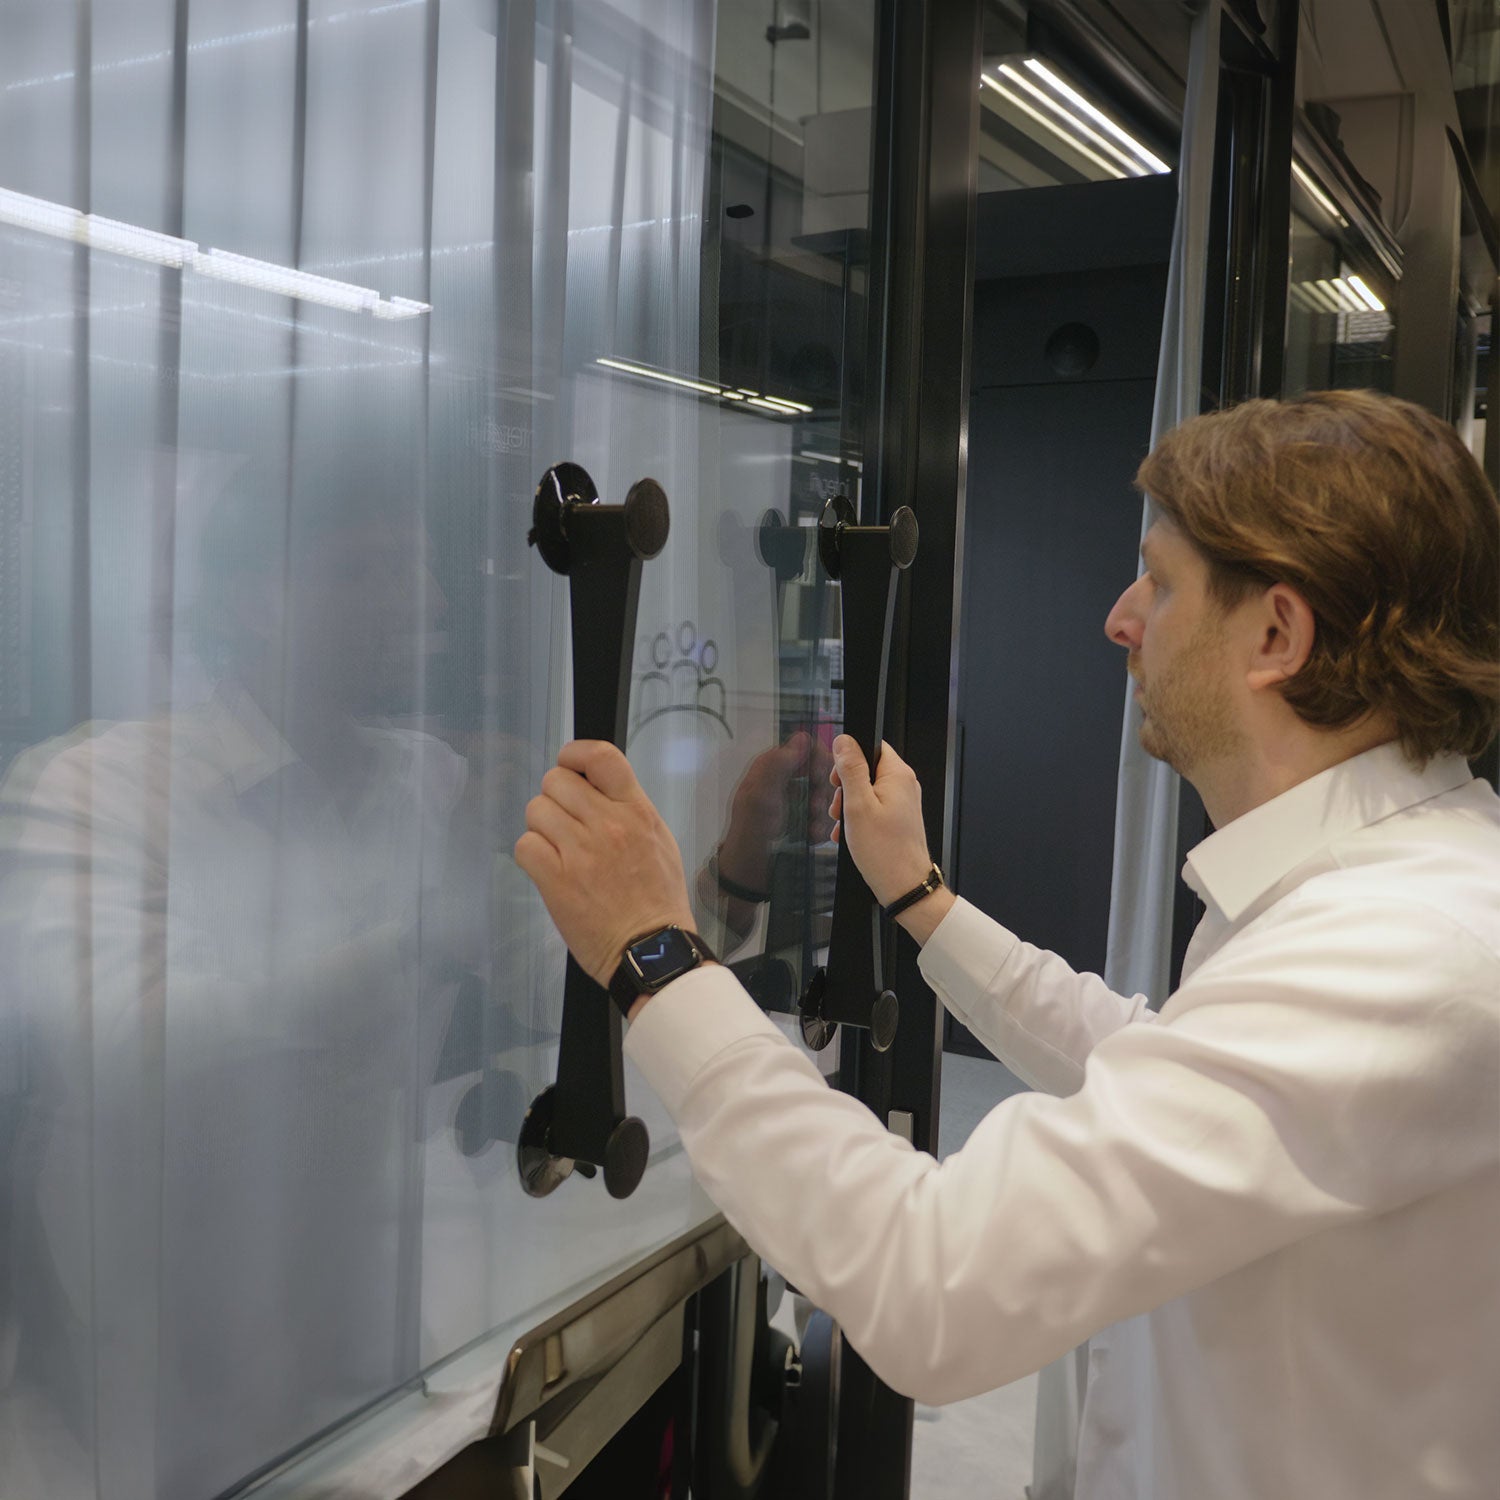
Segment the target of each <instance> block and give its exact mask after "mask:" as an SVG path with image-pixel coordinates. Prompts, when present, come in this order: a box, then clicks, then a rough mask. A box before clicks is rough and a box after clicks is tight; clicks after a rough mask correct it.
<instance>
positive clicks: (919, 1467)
mask: <svg viewBox="0 0 1500 1500" xmlns="http://www.w3.org/2000/svg"><path fill="white" fill-rule="evenodd" d="M1019 1087H1020V1084H1019V1083H1018V1082H1017V1081H1016V1079H1015V1078H1014V1077H1013V1076H1012V1075H1011V1074H1010V1073H1008V1072H1007V1071H1006V1070H1005V1069H1004V1068H1003V1067H1001V1066H1000V1064H999V1063H997V1062H991V1061H989V1060H987V1059H981V1058H977V1057H961V1056H958V1055H957V1054H955V1053H951V1052H950V1053H947V1054H945V1055H944V1057H943V1086H942V1111H941V1115H940V1119H939V1125H938V1143H939V1155H940V1156H946V1155H947V1154H948V1153H949V1152H950V1151H955V1150H957V1149H958V1148H959V1147H960V1146H962V1145H963V1143H964V1142H965V1141H966V1140H967V1139H968V1137H969V1132H970V1131H971V1130H973V1128H974V1127H975V1125H977V1124H978V1123H979V1121H980V1120H982V1119H983V1118H984V1116H985V1115H986V1114H987V1113H988V1112H989V1111H990V1110H991V1109H993V1108H994V1106H995V1105H996V1104H998V1103H999V1102H1000V1100H1001V1099H1004V1098H1006V1097H1007V1096H1008V1095H1010V1094H1013V1093H1015V1092H1016V1090H1017V1089H1018V1088H1019ZM1035 1419H1036V1376H1035V1375H1028V1376H1026V1377H1025V1378H1024V1379H1022V1380H1017V1381H1015V1382H1014V1383H1013V1384H1011V1385H1007V1386H1002V1387H1001V1388H1000V1389H999V1390H997V1391H990V1392H988V1393H987V1394H986V1395H983V1396H975V1397H974V1398H973V1399H972V1400H969V1401H959V1402H956V1403H954V1404H953V1405H952V1406H943V1407H932V1406H919V1407H918V1408H917V1423H916V1428H915V1431H914V1434H913V1441H912V1475H911V1500H1024V1497H1025V1494H1026V1486H1027V1485H1028V1484H1029V1483H1030V1482H1031V1445H1032V1427H1033V1423H1034V1422H1035Z"/></svg>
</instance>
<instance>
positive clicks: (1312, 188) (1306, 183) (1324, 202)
mask: <svg viewBox="0 0 1500 1500" xmlns="http://www.w3.org/2000/svg"><path fill="white" fill-rule="evenodd" d="M1292 176H1293V177H1295V178H1296V179H1297V181H1298V182H1299V183H1300V184H1301V185H1302V190H1303V192H1305V193H1306V194H1307V196H1308V197H1309V198H1311V199H1312V201H1313V202H1314V203H1316V204H1317V205H1318V207H1319V208H1321V209H1322V210H1323V212H1324V213H1325V214H1327V215H1328V217H1329V218H1331V219H1333V220H1334V221H1335V222H1336V223H1337V224H1339V225H1340V226H1344V225H1347V224H1348V223H1349V221H1348V219H1346V218H1345V217H1344V216H1343V214H1341V213H1340V212H1339V210H1338V205H1337V204H1336V203H1335V202H1334V201H1333V199H1332V198H1330V197H1329V196H1328V194H1327V193H1325V192H1324V191H1323V189H1322V188H1321V187H1320V186H1319V185H1318V181H1317V179H1316V178H1315V177H1314V176H1313V175H1312V173H1311V172H1309V171H1308V170H1307V169H1306V168H1305V167H1304V166H1303V165H1302V163H1301V162H1299V161H1297V160H1296V159H1295V158H1293V160H1292Z"/></svg>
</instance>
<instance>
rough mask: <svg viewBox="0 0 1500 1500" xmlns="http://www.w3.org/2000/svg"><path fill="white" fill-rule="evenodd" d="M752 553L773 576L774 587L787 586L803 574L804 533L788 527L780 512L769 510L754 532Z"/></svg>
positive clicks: (797, 527)
mask: <svg viewBox="0 0 1500 1500" xmlns="http://www.w3.org/2000/svg"><path fill="white" fill-rule="evenodd" d="M755 551H756V555H757V556H758V557H759V558H760V560H761V561H762V562H763V563H764V564H765V565H766V566H767V567H768V568H769V569H770V570H771V571H772V572H773V573H774V574H775V575H776V581H777V583H790V582H791V581H792V579H794V578H795V577H796V576H797V575H798V574H799V573H800V572H801V571H802V560H803V558H804V557H805V556H806V554H807V532H806V530H805V529H804V528H803V527H801V526H788V525H787V524H786V521H785V520H784V519H783V518H782V514H781V512H780V511H779V510H768V511H767V512H766V513H765V515H763V516H762V517H761V518H760V525H759V526H758V527H757V528H756V532H755Z"/></svg>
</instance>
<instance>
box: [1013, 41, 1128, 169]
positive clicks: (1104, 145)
mask: <svg viewBox="0 0 1500 1500" xmlns="http://www.w3.org/2000/svg"><path fill="white" fill-rule="evenodd" d="M1000 71H1001V73H1002V74H1004V76H1005V77H1006V78H1008V79H1010V81H1011V82H1012V83H1014V84H1016V85H1017V86H1018V87H1020V88H1023V89H1025V90H1026V92H1027V93H1028V94H1030V95H1031V97H1032V98H1033V99H1037V100H1039V101H1040V102H1041V104H1042V105H1043V106H1044V107H1045V108H1047V109H1050V110H1051V111H1052V112H1053V113H1054V114H1056V115H1058V116H1059V117H1060V118H1061V119H1062V121H1063V125H1064V127H1065V128H1066V129H1067V130H1069V131H1071V132H1072V133H1073V134H1074V135H1079V136H1082V137H1083V138H1084V139H1085V140H1087V141H1090V142H1092V143H1093V144H1094V145H1095V146H1097V147H1098V148H1099V149H1100V150H1101V151H1107V152H1108V153H1109V154H1110V155H1111V156H1112V157H1113V158H1114V159H1115V161H1116V162H1117V163H1118V164H1119V165H1120V166H1122V167H1124V168H1125V170H1126V172H1127V173H1129V175H1130V176H1132V177H1144V176H1145V175H1146V169H1145V167H1143V166H1142V165H1141V164H1140V162H1138V161H1136V160H1135V158H1134V157H1131V156H1127V155H1126V154H1125V153H1124V152H1123V151H1121V150H1120V148H1119V147H1118V146H1115V145H1112V144H1111V143H1110V142H1109V141H1107V140H1105V139H1104V137H1103V136H1102V135H1100V134H1099V132H1098V131H1097V130H1095V129H1093V128H1092V126H1090V125H1088V124H1087V123H1086V122H1085V121H1083V120H1081V119H1079V117H1078V116H1077V115H1075V114H1074V113H1073V112H1072V111H1071V110H1068V109H1064V108H1063V106H1062V105H1061V104H1059V103H1058V102H1057V100H1056V99H1053V98H1051V97H1050V96H1049V95H1047V94H1045V93H1043V92H1042V90H1041V89H1039V88H1038V87H1037V86H1036V85H1035V84H1034V83H1033V82H1032V81H1031V80H1030V79H1029V78H1027V77H1026V75H1025V74H1024V73H1018V72H1016V70H1015V69H1014V68H1013V67H1011V65H1010V64H1009V63H1001V64H1000Z"/></svg>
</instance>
